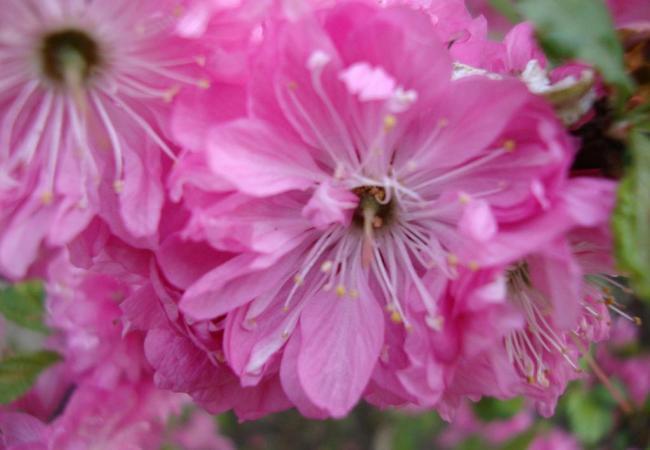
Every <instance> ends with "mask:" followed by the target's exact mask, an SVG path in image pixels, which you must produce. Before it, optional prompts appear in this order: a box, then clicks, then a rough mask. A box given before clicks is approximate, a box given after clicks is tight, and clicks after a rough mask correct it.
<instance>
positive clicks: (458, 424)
mask: <svg viewBox="0 0 650 450" xmlns="http://www.w3.org/2000/svg"><path fill="white" fill-rule="evenodd" d="M532 424H533V414H532V413H531V410H530V409H529V408H524V409H522V411H520V412H518V413H517V414H515V415H514V416H512V417H511V418H509V419H495V420H490V421H483V420H482V419H481V418H479V417H477V416H476V413H475V412H474V410H473V409H472V406H471V403H470V402H464V403H463V404H462V405H461V407H460V408H459V410H458V412H457V414H456V417H455V418H454V421H453V422H452V423H450V424H448V425H447V426H446V427H445V429H444V430H443V432H442V433H441V434H440V437H439V440H438V443H439V444H440V445H442V446H443V448H449V449H453V448H456V447H457V446H458V445H459V444H460V443H461V442H462V441H464V440H465V439H467V438H468V437H469V436H470V435H480V436H481V438H482V439H485V440H486V441H488V442H489V443H490V444H493V445H499V444H503V443H504V442H506V441H508V440H509V439H512V438H513V437H515V436H516V435H518V434H520V433H523V432H524V431H526V430H527V429H529V428H530V426H531V425H532Z"/></svg>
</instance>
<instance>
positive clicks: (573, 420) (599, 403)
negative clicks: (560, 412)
mask: <svg viewBox="0 0 650 450" xmlns="http://www.w3.org/2000/svg"><path fill="white" fill-rule="evenodd" d="M594 393H595V392H592V391H588V390H586V389H584V388H580V389H574V390H572V391H571V392H570V394H569V395H567V398H566V413H567V416H568V419H569V424H570V426H571V430H572V431H573V433H574V434H575V436H576V437H577V438H578V439H579V440H580V441H581V442H582V443H583V444H585V445H593V444H596V443H597V442H598V441H599V440H601V439H602V438H603V437H605V436H606V435H607V434H608V433H609V432H610V430H611V429H612V426H613V414H612V413H613V410H612V405H611V400H610V399H609V396H608V395H607V394H606V393H602V392H601V393H600V394H598V395H594Z"/></svg>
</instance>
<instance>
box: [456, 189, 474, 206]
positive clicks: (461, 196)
mask: <svg viewBox="0 0 650 450" xmlns="http://www.w3.org/2000/svg"><path fill="white" fill-rule="evenodd" d="M471 200H472V198H471V197H470V196H469V195H467V194H466V193H464V192H461V193H460V194H458V201H459V202H460V203H461V204H462V205H467V204H468V203H469V202H470V201H471Z"/></svg>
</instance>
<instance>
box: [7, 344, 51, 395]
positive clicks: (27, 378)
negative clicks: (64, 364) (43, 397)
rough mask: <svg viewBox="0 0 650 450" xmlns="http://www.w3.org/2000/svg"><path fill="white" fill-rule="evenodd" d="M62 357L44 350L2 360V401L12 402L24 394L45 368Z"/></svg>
mask: <svg viewBox="0 0 650 450" xmlns="http://www.w3.org/2000/svg"><path fill="white" fill-rule="evenodd" d="M60 359H61V358H60V356H59V355H58V354H57V353H54V352H50V351H47V350H43V351H39V352H35V353H23V354H20V355H14V356H11V357H9V358H6V359H4V360H3V361H0V403H9V402H12V401H14V400H16V399H17V398H18V397H20V396H21V395H23V394H24V393H25V392H27V391H28V390H29V388H30V387H31V386H32V384H34V382H35V381H36V378H37V377H38V375H39V374H40V373H41V372H42V371H43V370H45V369H46V368H48V367H49V366H51V365H52V364H54V363H55V362H57V361H59V360H60Z"/></svg>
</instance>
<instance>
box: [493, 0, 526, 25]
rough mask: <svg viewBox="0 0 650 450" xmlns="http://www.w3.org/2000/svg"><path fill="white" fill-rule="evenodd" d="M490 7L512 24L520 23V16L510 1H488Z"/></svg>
mask: <svg viewBox="0 0 650 450" xmlns="http://www.w3.org/2000/svg"><path fill="white" fill-rule="evenodd" d="M489 2H490V6H491V7H492V8H494V9H495V10H497V11H498V12H499V13H500V14H502V15H503V16H504V17H505V18H506V19H508V20H509V21H510V22H512V23H517V22H520V21H521V16H520V15H519V12H518V11H517V8H515V6H514V5H513V4H512V1H511V0H489Z"/></svg>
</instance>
